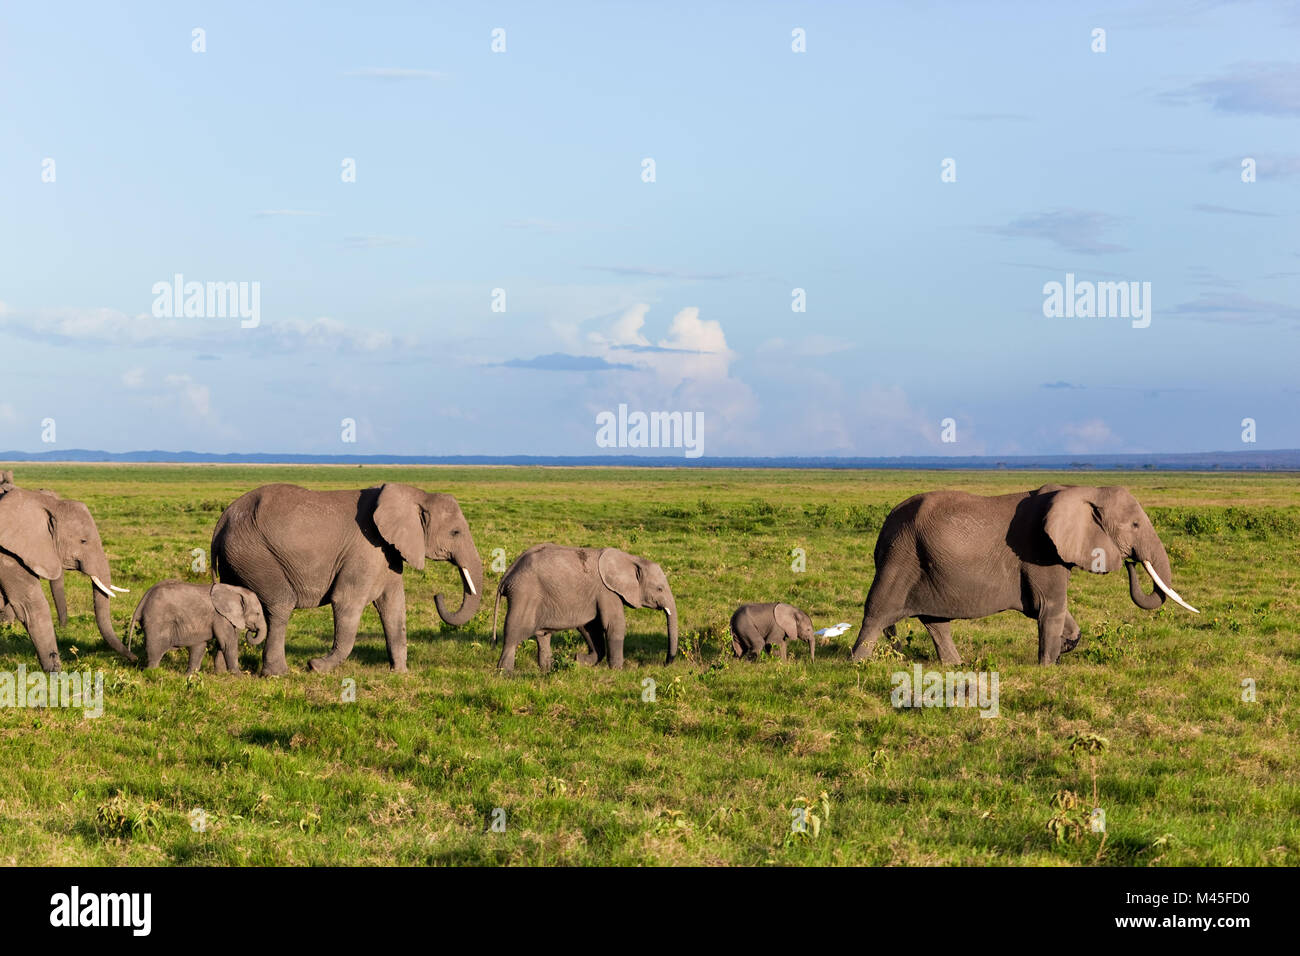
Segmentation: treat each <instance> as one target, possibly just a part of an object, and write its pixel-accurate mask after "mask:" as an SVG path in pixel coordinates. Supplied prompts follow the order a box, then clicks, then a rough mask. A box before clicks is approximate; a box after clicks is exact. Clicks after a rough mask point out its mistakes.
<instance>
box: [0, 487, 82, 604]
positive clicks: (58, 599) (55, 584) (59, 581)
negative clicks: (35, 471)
mask: <svg viewBox="0 0 1300 956" xmlns="http://www.w3.org/2000/svg"><path fill="white" fill-rule="evenodd" d="M17 487H18V486H17V485H16V484H14V473H13V472H12V471H0V495H3V494H4V493H5V492H7V491H12V490H13V489H15V488H17ZM38 491H39V493H40V494H42V495H48V496H49V497H51V498H53V499H54V500H56V501H59V500H61V499H60V497H59V495H58V494H57V493H56V492H53V491H51V490H50V489H48V488H40V489H38ZM50 597H52V598H54V610H55V611H56V612H58V615H59V627H67V626H68V596H67V593H66V592H65V591H64V589H63V575H59V576H58V577H57V578H54V579H53V580H52V581H50ZM5 614H6V610H5V608H0V623H3V622H7V621H12V620H13V612H12V611H9V612H8V615H9V616H8V617H6V616H5Z"/></svg>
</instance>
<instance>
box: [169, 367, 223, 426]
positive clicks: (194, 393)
mask: <svg viewBox="0 0 1300 956" xmlns="http://www.w3.org/2000/svg"><path fill="white" fill-rule="evenodd" d="M163 384H164V385H167V386H168V387H170V388H172V389H174V390H175V394H177V395H178V396H180V397H181V398H183V399H184V400H185V403H186V405H187V407H188V408H189V410H190V411H192V412H193V413H194V414H196V415H198V417H199V418H205V419H206V418H211V417H212V389H210V388H208V386H206V385H203V384H202V383H200V382H196V381H194V379H192V378H191V377H190V376H188V375H168V376H167V377H166V378H164V379H163Z"/></svg>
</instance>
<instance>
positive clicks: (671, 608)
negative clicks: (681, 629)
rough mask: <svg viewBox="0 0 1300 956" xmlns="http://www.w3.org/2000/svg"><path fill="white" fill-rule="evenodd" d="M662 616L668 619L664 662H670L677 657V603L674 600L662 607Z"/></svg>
mask: <svg viewBox="0 0 1300 956" xmlns="http://www.w3.org/2000/svg"><path fill="white" fill-rule="evenodd" d="M664 616H665V617H666V618H667V619H668V660H667V661H666V662H665V663H668V664H671V663H672V662H673V659H674V658H675V657H677V603H676V602H675V601H674V602H672V603H670V604H669V605H668V607H666V608H664Z"/></svg>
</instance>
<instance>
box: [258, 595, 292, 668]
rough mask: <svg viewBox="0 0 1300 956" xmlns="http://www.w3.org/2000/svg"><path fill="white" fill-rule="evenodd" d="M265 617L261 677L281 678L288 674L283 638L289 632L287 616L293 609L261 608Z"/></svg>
mask: <svg viewBox="0 0 1300 956" xmlns="http://www.w3.org/2000/svg"><path fill="white" fill-rule="evenodd" d="M263 610H264V612H265V617H266V643H265V644H264V645H263V646H262V676H263V677H282V676H284V675H285V674H287V673H289V664H288V663H287V662H286V661H285V659H284V638H285V635H286V634H287V633H288V631H289V616H290V615H291V614H292V613H293V608H292V607H290V606H288V605H283V604H278V605H276V606H274V607H265V606H263Z"/></svg>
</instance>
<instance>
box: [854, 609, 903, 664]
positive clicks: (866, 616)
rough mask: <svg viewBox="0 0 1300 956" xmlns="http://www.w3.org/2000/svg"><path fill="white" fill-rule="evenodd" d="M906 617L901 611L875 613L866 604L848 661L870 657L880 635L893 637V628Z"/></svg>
mask: <svg viewBox="0 0 1300 956" xmlns="http://www.w3.org/2000/svg"><path fill="white" fill-rule="evenodd" d="M905 617H907V615H906V614H904V613H903V612H902V611H890V612H888V613H885V614H881V613H877V612H876V611H875V610H874V609H873V608H872V607H871V602H870V601H868V602H867V609H866V611H864V612H863V615H862V630H860V631H858V640H857V643H856V644H854V645H853V654H852V656H851V658H850V660H854V661H862V660H867V659H868V658H870V657H871V655H872V654H873V653H875V650H876V642H877V641H878V640H880V635H881V634H882V633H888V634H889V635H890V636H891V637H893V636H894V635H895V633H896V632H895V631H894V630H892V628H893V626H894V625H895V624H897V623H898V622H899V621H901V620H902V619H903V618H905Z"/></svg>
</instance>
